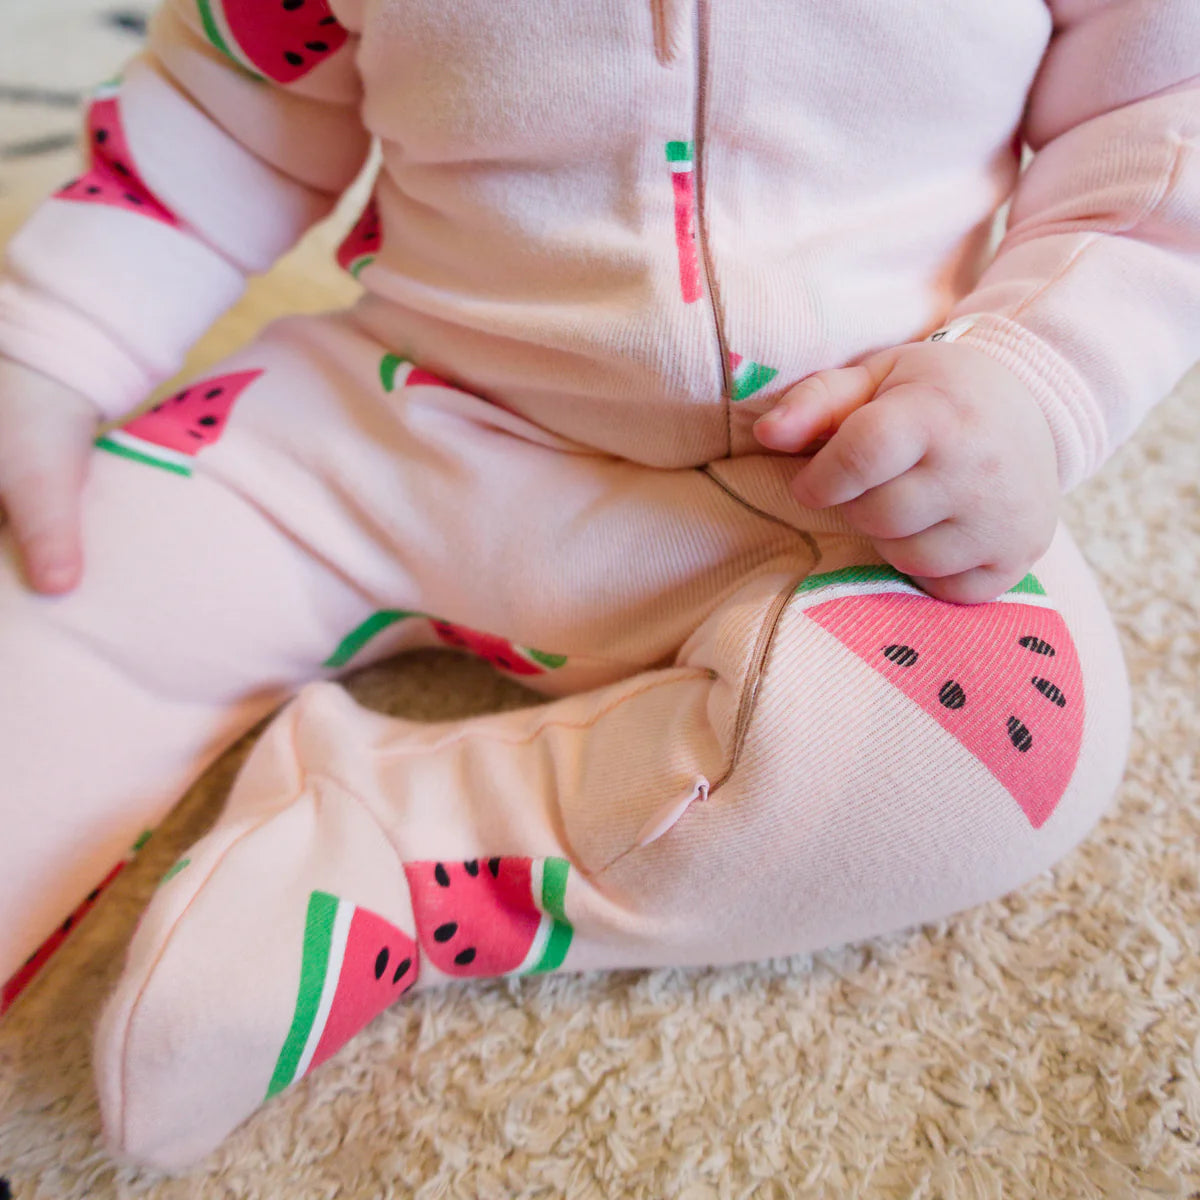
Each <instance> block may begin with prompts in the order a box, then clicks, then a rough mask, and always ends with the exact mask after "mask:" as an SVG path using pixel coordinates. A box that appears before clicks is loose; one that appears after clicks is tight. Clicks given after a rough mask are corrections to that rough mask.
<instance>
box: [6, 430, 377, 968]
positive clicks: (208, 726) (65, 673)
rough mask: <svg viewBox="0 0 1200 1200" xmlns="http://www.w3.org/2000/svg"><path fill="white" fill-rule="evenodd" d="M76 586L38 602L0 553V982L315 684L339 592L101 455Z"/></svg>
mask: <svg viewBox="0 0 1200 1200" xmlns="http://www.w3.org/2000/svg"><path fill="white" fill-rule="evenodd" d="M84 524H85V529H84V541H85V546H86V554H87V570H86V574H85V578H84V581H83V583H82V585H81V586H80V587H79V589H78V590H77V591H76V592H75V593H73V594H72V595H70V596H66V597H63V598H57V599H51V598H47V597H44V596H38V595H35V594H34V593H32V592H30V591H29V590H28V589H27V588H26V586H25V585H24V583H23V582H22V581H21V579H20V577H19V575H18V572H17V568H16V563H15V556H14V554H13V552H12V547H11V543H10V542H9V540H8V538H7V536H6V535H5V536H3V537H0V679H2V680H3V684H2V689H0V763H2V764H3V767H2V783H0V914H2V916H3V919H2V920H0V982H3V981H4V980H6V979H8V978H9V976H10V975H12V973H13V971H14V970H15V969H16V968H17V966H18V965H19V964H20V963H21V962H22V960H23V959H24V958H25V957H26V956H27V955H28V954H29V952H30V951H31V950H33V948H34V947H35V946H36V945H37V944H38V943H39V941H40V940H41V939H42V938H43V937H44V936H45V935H46V934H47V933H49V931H50V930H51V929H52V928H54V927H55V926H56V925H57V924H58V923H59V922H60V921H61V920H62V918H63V916H64V915H65V913H67V912H68V911H70V910H71V908H72V907H74V905H75V904H76V903H77V902H78V901H79V900H80V899H81V898H82V897H83V895H84V893H86V892H87V891H88V889H89V888H92V887H93V886H95V885H96V884H97V883H98V882H99V881H100V880H101V879H102V878H103V877H104V876H105V874H106V873H107V872H108V871H109V870H110V868H112V867H113V865H114V863H117V862H119V861H120V860H121V858H122V856H123V855H124V854H125V852H126V851H127V850H128V849H129V847H130V846H131V845H132V844H133V842H134V841H135V839H136V838H137V837H138V835H139V834H140V833H141V832H142V831H144V830H146V829H148V828H150V827H152V826H153V825H154V824H155V823H156V822H157V821H158V820H159V819H160V818H161V817H162V816H163V815H164V814H165V813H166V811H167V810H168V809H169V808H170V806H171V805H172V804H173V803H174V801H175V800H176V799H177V798H178V796H179V795H180V793H181V792H182V791H183V790H184V788H185V787H186V786H187V785H188V783H189V782H190V781H191V779H192V778H194V777H195V775H196V774H197V773H198V772H199V771H200V770H201V769H202V768H203V767H204V766H205V764H206V763H207V762H208V761H209V760H210V759H211V758H212V757H213V756H214V755H216V754H217V753H218V752H219V751H220V750H221V749H222V748H223V747H224V746H226V745H227V744H228V743H229V742H230V741H231V740H232V739H233V738H234V737H236V736H237V735H238V734H239V733H241V732H242V731H243V730H245V729H246V728H248V727H249V726H250V725H251V724H253V722H254V721H256V720H257V719H258V718H260V717H262V716H264V715H265V714H266V713H268V712H269V711H270V710H271V709H272V708H273V707H275V706H277V705H278V704H280V703H281V702H282V701H283V700H284V699H286V697H287V695H288V694H289V693H290V692H291V691H293V690H294V689H295V688H296V687H297V686H298V685H299V684H300V683H302V682H303V681H304V680H306V679H311V678H313V677H314V676H315V675H316V674H317V673H318V669H319V663H320V652H321V651H322V650H323V648H324V647H325V646H326V645H327V644H328V642H329V640H330V639H331V637H332V634H333V631H334V630H335V629H337V628H338V627H339V626H340V624H341V623H343V622H344V621H345V620H346V619H347V615H346V614H348V613H350V612H352V611H353V610H354V606H355V604H356V603H357V600H358V598H357V597H356V596H355V595H354V594H353V592H352V591H351V590H350V589H349V588H348V587H347V585H346V584H345V583H344V582H343V581H342V580H340V579H338V578H337V577H335V576H331V575H330V573H329V572H328V571H326V570H324V569H323V567H322V565H321V564H320V563H318V562H315V561H314V560H312V559H311V558H310V557H308V556H306V555H305V554H304V553H302V552H301V551H300V550H299V548H298V547H297V546H296V544H295V543H294V542H293V541H291V540H290V539H288V538H287V537H286V536H284V535H282V534H281V532H280V530H279V529H278V528H277V527H276V526H275V525H273V524H272V523H271V522H269V521H268V520H266V519H265V518H264V517H263V516H262V515H261V514H260V513H258V512H256V511H255V510H254V508H253V506H252V505H250V504H248V503H247V502H246V501H245V500H244V499H242V498H241V497H239V496H237V495H235V494H233V493H231V492H230V491H229V490H228V489H227V488H225V487H223V486H221V485H220V484H218V483H217V482H215V481H214V480H212V479H211V478H209V477H207V476H206V475H203V474H200V473H197V474H196V476H195V477H193V478H190V479H187V480H182V479H180V478H179V477H178V476H176V475H172V474H170V473H167V472H164V471H161V470H153V469H147V468H146V467H145V466H139V465H136V464H133V463H130V462H129V461H127V460H124V459H122V458H117V457H114V456H111V455H107V454H103V453H98V454H97V455H96V458H95V462H94V464H93V469H92V472H91V479H90V481H89V484H88V488H87V493H86V499H85V508H84Z"/></svg>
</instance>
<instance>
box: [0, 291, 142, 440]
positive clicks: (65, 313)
mask: <svg viewBox="0 0 1200 1200" xmlns="http://www.w3.org/2000/svg"><path fill="white" fill-rule="evenodd" d="M0 356H3V357H4V358H11V359H13V360H15V361H16V362H19V363H22V364H23V365H24V366H27V367H31V368H33V370H35V371H38V372H40V373H41V374H42V375H48V376H49V377H50V378H51V379H56V380H58V382H59V383H62V384H65V385H66V386H67V387H69V388H73V389H74V390H75V391H77V392H79V393H81V394H82V395H84V396H86V397H87V398H88V399H89V400H91V401H92V402H93V403H94V404H95V405H96V407H97V409H99V411H100V415H101V417H102V418H104V419H105V420H112V419H115V418H117V417H120V416H122V415H124V414H125V413H127V412H129V411H130V410H131V409H133V408H135V407H136V406H137V405H138V404H140V403H141V402H142V401H143V400H144V399H145V398H146V396H147V395H149V393H150V391H151V389H152V388H153V387H154V386H155V384H156V383H157V382H158V380H157V379H154V378H152V377H151V376H150V374H149V373H148V372H147V371H146V370H145V368H144V367H142V366H141V365H140V364H139V363H138V362H137V361H136V360H135V359H133V358H131V357H130V356H129V355H128V354H127V353H126V352H125V351H124V350H122V349H121V347H120V346H118V345H117V344H116V343H115V342H113V341H112V340H111V339H110V338H108V337H106V336H105V334H104V332H103V331H102V330H100V329H99V328H97V326H96V325H95V324H94V323H93V322H92V321H89V320H88V319H87V318H86V317H84V316H83V315H82V314H80V313H77V312H73V311H72V310H71V309H70V308H68V307H67V306H66V305H64V304H62V303H60V302H58V301H56V300H54V299H53V298H49V297H47V296H45V295H43V294H42V293H40V292H38V291H37V290H35V289H33V288H30V287H27V286H25V285H24V284H21V283H18V282H16V281H15V280H11V279H3V280H0Z"/></svg>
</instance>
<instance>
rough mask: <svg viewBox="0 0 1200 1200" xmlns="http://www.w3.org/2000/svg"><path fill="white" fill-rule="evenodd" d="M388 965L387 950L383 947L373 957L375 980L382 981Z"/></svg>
mask: <svg viewBox="0 0 1200 1200" xmlns="http://www.w3.org/2000/svg"><path fill="white" fill-rule="evenodd" d="M387 965H388V948H387V947H386V946H384V948H383V949H382V950H380V952H379V953H378V954H377V955H375V978H376V979H382V978H383V973H384V971H386V970H387Z"/></svg>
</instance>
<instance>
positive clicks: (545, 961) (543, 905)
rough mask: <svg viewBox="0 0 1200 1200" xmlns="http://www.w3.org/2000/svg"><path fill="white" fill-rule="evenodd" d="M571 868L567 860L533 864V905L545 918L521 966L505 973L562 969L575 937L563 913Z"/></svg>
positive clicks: (548, 859) (523, 973) (529, 973)
mask: <svg viewBox="0 0 1200 1200" xmlns="http://www.w3.org/2000/svg"><path fill="white" fill-rule="evenodd" d="M570 869H571V864H570V863H569V862H567V860H566V859H565V858H545V859H542V860H541V861H540V862H536V861H535V862H534V864H533V878H532V879H531V880H530V890H531V891H532V893H533V896H534V902H535V903H536V904H537V906H538V908H540V909H541V910H542V912H543V913H545V914H546V915H545V916H543V918H542V922H541V924H540V925H539V926H538V929H537V933H536V934H534V938H533V944H532V945H531V946H530V947H529V951H528V953H527V954H526V955H525V958H524V959H523V960H522V962H521V965H520V966H518V967H516V968H514V969H513V970H512V971H508V972H506V974H508V975H537V974H539V973H541V972H544V971H554V970H557V969H558V968H559V967H561V966H562V964H563V959H564V958H566V956H567V951H568V950H569V949H570V948H571V942H572V940H573V939H574V936H575V930H574V928H573V927H572V925H571V923H570V922H569V921H568V920H567V916H566V913H565V912H564V910H563V903H564V901H565V899H566V895H567V875H568V874H569V873H570ZM539 875H540V878H539Z"/></svg>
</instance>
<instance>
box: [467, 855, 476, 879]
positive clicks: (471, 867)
mask: <svg viewBox="0 0 1200 1200" xmlns="http://www.w3.org/2000/svg"><path fill="white" fill-rule="evenodd" d="M463 866H464V867H465V868H466V870H467V874H468V875H470V876H471V878H472V879H474V878H475V876H476V875H478V874H479V859H477V858H473V859H471V861H470V862H465V863H463Z"/></svg>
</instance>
